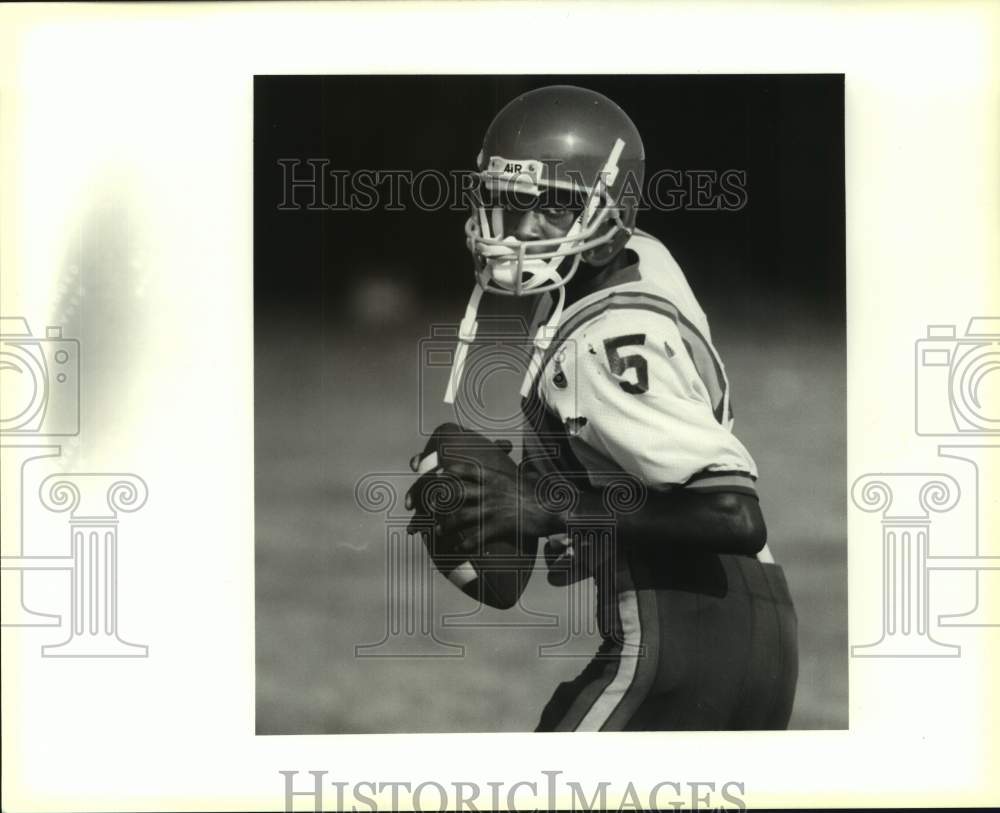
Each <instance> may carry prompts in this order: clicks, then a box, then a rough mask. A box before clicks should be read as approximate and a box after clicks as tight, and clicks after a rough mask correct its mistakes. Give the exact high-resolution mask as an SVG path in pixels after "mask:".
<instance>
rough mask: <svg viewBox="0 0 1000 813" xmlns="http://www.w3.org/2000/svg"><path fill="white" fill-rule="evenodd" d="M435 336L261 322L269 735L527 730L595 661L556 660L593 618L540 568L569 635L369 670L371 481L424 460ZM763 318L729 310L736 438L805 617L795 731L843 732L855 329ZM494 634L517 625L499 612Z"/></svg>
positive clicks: (261, 510) (260, 655)
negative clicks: (744, 323)
mask: <svg viewBox="0 0 1000 813" xmlns="http://www.w3.org/2000/svg"><path fill="white" fill-rule="evenodd" d="M440 315H441V314H438V316H439V317H440ZM427 323H428V322H427V319H426V318H425V316H424V315H419V316H418V315H413V316H412V317H411V318H410V319H409V321H408V322H407V324H405V325H398V324H397V325H395V326H393V328H392V329H388V330H387V329H382V328H371V327H369V328H365V327H364V326H359V325H350V326H348V327H345V328H344V329H343V330H342V332H340V333H332V332H329V330H328V331H327V332H326V333H325V334H324V335H320V333H319V332H318V331H317V332H316V333H315V334H313V333H309V332H308V331H306V330H304V329H303V328H301V327H299V328H295V327H292V325H293V324H295V323H294V322H287V323H282V322H280V321H278V320H268V321H267V322H263V321H262V320H260V319H258V325H257V340H256V362H255V382H256V400H255V409H256V424H257V431H256V441H255V444H256V448H255V451H256V512H255V524H256V607H257V612H256V647H257V693H256V699H257V709H256V713H257V730H258V733H262V734H307V733H308V734H320V733H363V732H451V731H528V730H531V729H532V728H534V726H535V724H536V722H537V719H538V715H539V713H540V711H541V709H542V707H543V705H544V704H545V702H546V700H547V699H548V698H549V696H550V694H551V692H552V690H553V689H554V688H555V686H556V684H557V683H558V682H559V681H561V680H566V679H568V678H570V677H572V676H574V675H575V674H577V673H578V672H579V671H580V670H581V669H582V668H583V666H584V664H585V662H586V658H585V657H582V656H583V655H587V654H590V653H592V652H593V650H594V649H596V638H593V637H592V638H590V639H587V638H583V639H581V638H574V639H573V641H572V645H571V646H570V647H568V649H569V650H570V651H571V652H573V653H576V654H579V655H580V656H581V657H539V654H538V647H539V645H542V644H547V643H556V642H558V641H559V640H560V638H561V637H562V635H563V634H564V633H565V630H566V629H567V624H569V623H571V622H574V621H575V622H576V623H583V624H584V625H585V626H589V621H588V619H587V618H586V612H587V611H586V608H584V609H583V610H580V609H579V608H571V607H570V606H569V602H568V596H567V593H566V591H565V590H560V589H558V588H552V587H549V586H548V585H547V584H546V582H545V579H544V578H543V577H541V573H540V572H537V573H536V575H535V577H534V578H533V579H532V582H531V584H530V585H529V588H528V592H527V594H526V596H525V601H524V603H525V605H526V606H527V607H530V608H531V610H533V611H536V612H539V613H549V614H552V616H554V617H556V618H557V619H558V626H549V627H541V628H538V627H535V628H527V627H523V626H506V627H505V626H477V627H466V628H460V627H447V628H445V629H443V630H441V632H440V635H439V637H440V638H441V639H442V640H444V641H447V642H449V643H454V644H458V645H462V646H464V655H463V657H461V658H402V659H400V658H391V659H385V658H357V657H355V654H354V647H355V645H357V644H365V643H371V642H377V641H379V640H380V639H381V638H382V637H383V635H384V629H385V625H386V598H385V595H386V589H385V579H386V575H385V573H386V565H385V561H386V560H385V542H384V539H385V524H384V521H383V520H382V519H381V518H380V517H379V516H377V515H374V514H370V513H367V512H365V511H363V510H362V509H361V508H360V507H359V506H358V504H357V502H356V500H355V492H354V489H355V484H356V483H357V482H358V481H359V479H361V478H362V477H363V476H364V475H366V474H368V473H371V472H400V473H402V472H405V471H406V470H407V469H406V461H407V460H408V458H409V456H410V455H411V454H413V453H414V452H415V451H417V450H418V449H419V447H420V446H422V441H421V440H420V438H419V437H418V427H417V419H416V415H415V413H416V411H417V410H416V408H415V405H416V404H417V401H418V393H417V376H416V369H415V368H416V361H417V340H418V339H419V338H420V337H421V336H423V335H424V334H425V332H426V330H427ZM761 323H762V322H757V324H761ZM763 323H764V324H767V325H768V328H767V330H766V332H761V331H760V330H757V329H750V328H747V327H741V326H739V323H738V321H735V320H734V319H729V320H727V319H721V320H720V319H718V318H717V317H716V316H715V315H713V326H714V329H715V339H716V344H717V346H718V347H719V350H720V352H721V353H722V355H723V358H724V359H725V362H726V366H727V369H728V372H729V376H730V379H731V382H732V385H733V391H734V402H735V406H736V430H737V434H738V436H739V437H740V439H741V440H742V441H743V442H744V443H745V444H746V445H747V447H748V448H749V449H750V450H751V452H752V453H753V455H754V457H755V459H756V460H757V463H758V466H759V469H760V473H761V477H760V482H759V487H760V493H761V502H762V506H763V508H764V513H765V517H766V518H767V522H768V527H769V534H770V546H771V548H772V551H773V552H774V555H775V557H776V559H777V561H778V562H779V564H781V565H782V566H783V567H784V569H785V572H786V575H787V578H788V582H789V585H790V587H791V591H792V594H793V597H794V599H795V603H796V609H797V613H798V616H799V648H800V658H801V660H800V673H799V684H798V693H797V696H796V703H795V710H794V713H793V717H792V727H794V728H804V729H810V728H844V727H846V725H847V591H846V582H847V573H846V547H847V546H846V517H845V512H846V485H845V480H846V477H845V423H844V403H845V393H844V380H845V376H844V345H843V338H842V331H840V332H837V331H835V330H834V331H827V332H819V333H817V332H816V329H815V326H814V325H812V324H809V323H808V321H807V320H802V319H800V320H799V321H797V322H796V321H793V320H788V319H787V318H779V319H778V320H767V321H765V322H763ZM723 325H728V327H727V329H726V330H723V329H722V328H723ZM441 386H443V378H441V379H435V380H434V382H433V387H434V390H433V393H432V395H433V397H431V398H427V399H425V400H426V401H427V403H428V404H430V409H431V410H432V414H430V415H428V416H427V420H428V421H432V420H434V419H436V418H442V419H443V418H444V417H445V416H446V414H447V413H445V412H444V408H443V406H441V405H439V404H436V402H437V401H438V400H439V397H440V387H441ZM435 409H436V410H439V413H433V410H435ZM435 575H436V574H435ZM435 588H439V589H437V592H436V593H435V598H434V602H435V604H434V606H435V609H436V611H438V612H439V613H441V614H448V613H462V612H469V611H470V610H471V609H473V605H472V602H471V601H470V600H469V599H467V598H465V597H464V596H463V595H461V594H460V593H459V592H458V591H456V590H454V589H452V588H451V587H450V585H448V584H447V583H446V582H445V581H444V580H443V579H442V578H440V577H437V581H436V583H435ZM512 612H514V611H512ZM580 613H583V616H582V617H581V616H580ZM478 620H479V621H481V622H484V623H490V624H503V623H504V622H507V621H509V620H510V616H508V615H506V614H504V613H502V612H500V611H496V610H487V611H484V612H483V613H482V615H481V617H480V618H479V619H478ZM515 620H516V619H515Z"/></svg>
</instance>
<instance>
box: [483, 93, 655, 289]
mask: <svg viewBox="0 0 1000 813" xmlns="http://www.w3.org/2000/svg"><path fill="white" fill-rule="evenodd" d="M643 163H644V153H643V147H642V141H641V138H640V137H639V133H638V131H637V130H636V128H635V125H634V124H632V122H631V120H630V119H629V118H628V116H627V115H626V114H625V113H624V112H623V111H622V110H621V109H620V108H619V107H618V106H617V105H615V104H614V103H613V102H612V101H611V100H610V99H607V98H605V97H604V96H601V95H600V94H598V93H594V92H593V91H589V90H584V89H582V88H576V87H570V86H554V87H548V88H541V89H539V90H535V91H531V92H530V93H526V94H524V95H522V96H520V97H518V98H517V99H515V100H514V101H513V102H511V103H510V104H508V105H507V106H506V107H505V108H504V109H503V110H501V111H500V113H499V114H498V115H497V116H496V118H495V119H494V120H493V123H492V124H491V125H490V127H489V129H488V130H487V132H486V136H485V138H484V140H483V149H482V151H481V152H480V154H479V157H478V159H477V169H478V179H479V186H478V188H477V189H476V190H474V192H473V196H472V197H473V200H472V203H473V210H472V214H471V216H470V217H469V219H468V220H467V221H466V225H465V234H466V244H467V246H468V248H469V250H470V251H471V253H472V256H473V258H474V261H475V270H476V277H477V281H478V283H479V285H480V286H481V287H482V288H483V290H486V291H490V292H493V293H500V294H507V295H511V296H522V295H528V294H531V295H534V294H538V293H542V292H544V291H551V290H555V289H557V288H561V287H562V286H564V285H566V283H568V282H569V281H570V280H571V279H572V278H573V276H574V274H575V273H576V271H577V269H578V267H579V265H580V263H581V262H585V263H588V264H590V265H595V266H600V265H605V264H607V263H608V262H610V261H611V260H612V259H613V258H614V257H615V256H616V255H617V254H618V252H619V251H621V249H622V248H623V247H624V245H625V243H626V241H627V240H628V237H629V235H630V234H631V232H632V229H633V228H634V225H635V214H636V209H637V203H638V202H637V201H635V200H631V199H629V198H628V196H627V195H622V194H621V193H622V190H623V189H624V188H626V187H627V184H625V179H626V176H627V175H629V174H630V175H631V176H632V179H633V180H638V181H639V182H640V183H641V177H642V171H643ZM547 206H556V207H559V208H567V209H572V210H574V211H576V216H575V217H574V218H573V220H572V222H571V223H570V225H569V226H568V228H567V229H566V231H565V233H564V234H560V235H558V236H552V237H548V236H545V237H541V238H540V239H528V240H524V239H519V238H518V237H517V236H515V235H514V234H512V233H510V232H511V231H513V230H512V229H510V227H509V220H510V217H511V215H515V216H516V215H518V214H523V213H524V212H527V211H529V210H531V209H540V208H545V207H547Z"/></svg>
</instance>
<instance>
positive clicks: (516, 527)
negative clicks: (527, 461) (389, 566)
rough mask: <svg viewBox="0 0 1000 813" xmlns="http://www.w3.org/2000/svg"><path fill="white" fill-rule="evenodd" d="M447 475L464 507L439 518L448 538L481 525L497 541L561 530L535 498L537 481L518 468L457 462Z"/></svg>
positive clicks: (443, 532)
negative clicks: (451, 479)
mask: <svg viewBox="0 0 1000 813" xmlns="http://www.w3.org/2000/svg"><path fill="white" fill-rule="evenodd" d="M444 472H445V474H446V475H447V476H450V477H453V478H455V480H456V481H457V482H458V483H459V484H460V486H461V489H462V494H463V497H462V502H461V505H459V506H458V507H457V508H456V509H455V510H453V511H451V512H449V513H442V514H440V515H439V517H438V525H439V527H440V529H441V533H442V534H443V535H444V536H446V537H448V536H451V535H458V536H464V535H465V534H464V532H467V531H470V530H474V529H476V528H479V527H480V524H481V528H482V531H483V532H484V534H485V536H487V537H488V538H494V539H501V538H502V539H516V538H518V536H519V535H522V536H529V537H540V536H546V535H548V534H550V533H553V532H555V531H556V530H558V529H559V528H560V527H561V526H560V523H559V521H558V518H557V517H555V516H553V515H552V514H549V513H548V512H546V511H545V510H544V509H543V507H542V506H541V504H540V503H539V502H538V500H537V499H536V497H535V483H534V481H533V480H532V479H529V478H526V477H523V476H520V474H519V469H518V468H517V467H516V466H512V467H511V468H509V469H494V468H488V467H484V466H478V465H474V464H471V463H465V462H457V463H453V464H451V465H446V466H445V468H444ZM425 476H427V475H425Z"/></svg>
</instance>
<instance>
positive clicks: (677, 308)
mask: <svg viewBox="0 0 1000 813" xmlns="http://www.w3.org/2000/svg"><path fill="white" fill-rule="evenodd" d="M627 249H630V250H631V251H633V252H634V253H635V254H636V255H637V256H638V262H637V263H635V264H633V265H630V266H629V267H627V268H625V269H623V270H622V271H621V272H619V273H618V274H616V279H617V280H619V281H618V282H617V283H616V284H613V285H611V286H609V287H607V288H604V289H602V290H600V291H596V292H594V293H592V294H590V295H588V296H586V297H584V298H582V299H580V300H578V301H576V302H573V303H572V304H571V305H570V306H569V307H567V308H566V310H565V312H564V313H563V316H562V321H561V325H560V327H559V328H558V330H557V332H556V334H555V337H554V339H553V340H552V342H551V344H550V345H549V347H548V348H547V349H546V350H545V353H544V355H543V358H542V365H541V370H540V373H539V375H537V376H536V378H535V380H534V381H533V382H532V384H531V387H530V389H529V391H528V395H527V397H526V398H525V399H524V400H523V402H522V410H523V411H524V413H525V416H526V419H527V423H528V431H527V433H526V436H525V448H524V454H525V457H526V458H528V459H530V461H531V463H532V465H533V466H534V467H535V468H536V469H537V470H538V471H539V472H540V473H542V474H545V473H555V472H557V471H558V472H563V473H567V474H576V475H578V476H583V477H586V478H587V479H588V480H589V482H590V484H591V485H594V486H600V485H603V484H606V483H607V482H609V481H610V480H612V479H614V477H615V475H616V473H617V474H618V475H619V477H620V472H622V471H624V472H627V473H629V474H631V475H633V476H635V477H638V478H639V479H640V480H642V482H643V483H645V484H646V485H647V486H649V487H666V488H670V487H680V486H684V487H690V488H699V489H710V490H726V491H742V492H748V493H756V491H755V487H754V483H755V481H756V479H757V467H756V464H755V463H754V461H753V458H752V457H751V456H750V453H749V452H748V451H747V450H746V448H745V447H744V446H743V444H742V443H740V441H739V440H738V439H737V438H736V436H735V435H734V434H733V431H732V430H733V415H732V409H731V407H730V403H729V383H728V381H727V379H726V372H725V368H724V367H723V365H722V360H721V359H720V358H719V354H718V353H717V352H716V350H715V348H714V347H713V345H712V338H711V332H710V330H709V326H708V320H707V319H706V318H705V314H704V312H703V311H702V309H701V307H700V306H699V304H698V302H697V300H696V299H695V297H694V294H693V293H692V291H691V288H690V286H689V285H688V283H687V280H686V279H685V277H684V274H683V272H682V271H681V269H680V267H679V266H678V265H677V263H676V262H675V261H674V258H673V257H672V256H671V255H670V252H669V251H667V249H666V247H665V246H664V245H663V244H662V243H660V242H659V241H658V240H657V239H656V238H654V237H652V236H650V235H648V234H645V233H644V232H641V231H637V232H636V233H635V234H634V235H633V237H632V238H631V239H630V240H629V242H628V244H627Z"/></svg>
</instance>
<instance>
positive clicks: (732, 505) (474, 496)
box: [449, 310, 767, 554]
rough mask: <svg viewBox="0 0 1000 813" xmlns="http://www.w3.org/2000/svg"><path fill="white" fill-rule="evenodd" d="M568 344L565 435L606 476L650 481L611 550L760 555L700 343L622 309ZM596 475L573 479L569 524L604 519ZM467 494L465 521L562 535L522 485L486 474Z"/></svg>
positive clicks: (657, 317) (741, 465) (718, 383)
mask: <svg viewBox="0 0 1000 813" xmlns="http://www.w3.org/2000/svg"><path fill="white" fill-rule="evenodd" d="M575 346H576V347H578V348H586V352H580V353H578V354H577V357H576V364H575V369H574V372H575V376H574V377H575V379H576V381H575V382H574V383H575V386H576V391H575V393H574V396H575V397H574V398H573V399H572V405H573V406H574V407H575V408H576V409H577V410H578V416H577V417H578V418H579V419H580V423H581V424H582V425H583V429H582V430H581V431H580V432H579V433H578V435H577V438H578V439H579V441H581V442H583V443H586V444H587V445H588V446H589V447H590V450H591V451H593V452H596V453H597V455H598V456H602V457H603V458H605V459H606V460H607V461H608V469H609V471H608V472H606V473H605V474H608V475H610V477H611V479H614V478H615V477H616V476H618V475H620V476H624V477H628V476H631V477H634V478H635V479H637V480H638V481H639V482H640V483H642V484H650V485H649V487H648V488H645V489H644V490H645V499H644V500H643V501H642V503H641V506H640V507H639V508H638V509H637V510H635V511H632V512H618V515H617V521H618V537H619V539H620V540H622V543H623V544H636V545H644V544H655V545H660V546H663V545H670V544H674V545H681V546H692V547H698V548H700V549H702V550H710V551H715V552H719V553H742V554H755V553H757V552H758V551H760V550H761V549H762V548H763V547H764V544H765V542H766V537H767V529H766V526H765V523H764V519H763V516H762V513H761V510H760V505H759V503H758V500H757V496H756V488H755V485H754V480H755V476H756V467H755V465H754V463H753V460H752V459H751V457H750V455H749V453H748V452H747V451H746V449H745V448H744V447H743V446H742V444H740V443H739V441H738V440H737V439H736V438H735V437H734V436H733V434H732V432H731V431H730V424H731V421H730V416H729V410H728V393H727V389H728V384H727V381H726V378H725V373H724V371H723V370H722V366H721V362H720V361H719V360H718V358H717V357H716V355H715V352H714V350H713V349H712V348H711V346H710V344H709V343H708V342H707V341H706V340H705V339H704V338H703V337H701V336H700V335H699V334H698V333H697V331H696V330H695V329H694V328H693V327H692V326H690V325H689V324H685V323H684V322H683V320H682V319H680V318H677V317H675V318H670V317H669V316H667V315H664V314H663V313H662V312H661V313H658V312H653V311H649V310H635V311H632V310H623V311H617V312H614V311H612V312H609V313H608V314H607V316H606V317H601V318H599V319H596V320H594V322H592V323H591V324H590V325H589V326H587V328H586V330H585V332H583V333H578V334H577V340H576V342H575ZM597 348H600V349H602V350H603V351H604V352H603V353H600V352H593V351H594V350H595V349H597ZM571 349H572V348H568V350H571ZM459 474H460V475H461V473H459ZM470 474H471V473H470ZM595 474H596V475H597V476H596V477H595ZM600 475H601V472H596V473H595V472H594V471H593V470H591V471H590V478H589V479H588V480H587V481H586V483H585V484H584V483H583V482H581V481H576V482H574V483H573V484H574V485H575V486H576V487H577V489H578V491H579V492H580V493H579V501H578V502H577V504H576V505H574V507H573V509H572V511H573V516H574V518H575V519H577V520H579V519H580V518H581V517H584V516H588V515H589V516H607V509H606V508H605V495H604V494H603V493H602V489H601V488H600V487H599V486H596V487H595V486H592V485H591V482H592V481H596V482H600V480H601V476H600ZM604 479H605V480H607V479H608V478H604ZM469 489H470V492H469V494H470V500H469V502H468V504H467V507H468V509H469V510H470V514H469V515H468V516H472V515H473V514H472V513H471V512H476V511H478V512H480V515H482V516H486V517H489V518H492V519H491V521H492V522H494V523H497V524H502V523H503V522H504V520H505V517H507V518H510V517H513V516H518V517H519V518H520V521H521V527H522V528H523V529H524V531H525V532H526V533H531V534H537V535H539V536H548V535H551V534H558V533H561V532H564V531H565V529H566V526H567V523H568V521H569V519H570V517H569V516H568V514H567V513H566V512H562V513H560V512H552V511H548V510H547V509H546V506H545V505H544V504H543V501H542V500H540V499H539V496H538V489H535V488H533V487H532V484H531V483H530V482H529V483H520V484H512V483H503V482H500V481H499V480H496V479H493V480H491V481H489V482H470V483H469ZM515 506H516V508H515ZM468 516H463V514H462V513H461V512H459V514H457V515H456V516H453V517H450V518H449V521H450V522H451V523H455V524H461V523H462V522H463V521H468Z"/></svg>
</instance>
